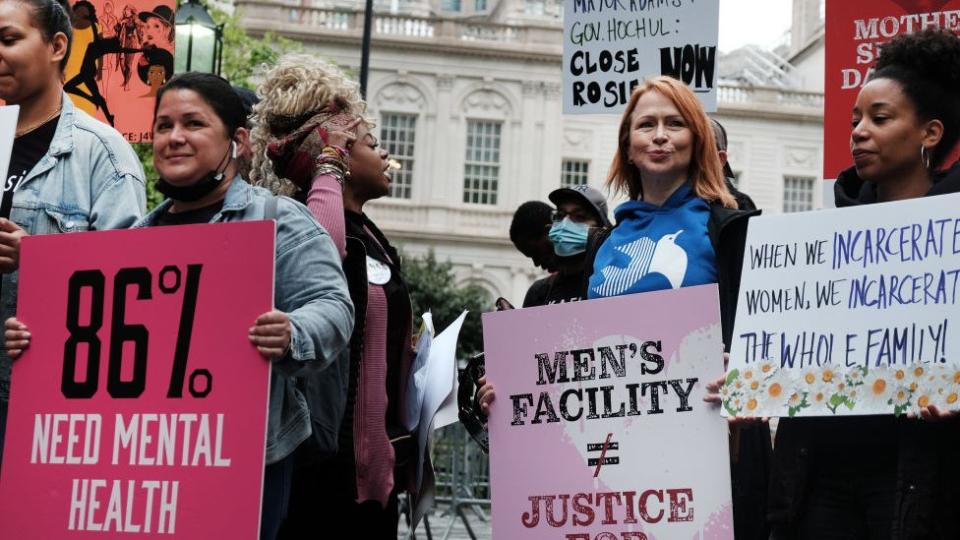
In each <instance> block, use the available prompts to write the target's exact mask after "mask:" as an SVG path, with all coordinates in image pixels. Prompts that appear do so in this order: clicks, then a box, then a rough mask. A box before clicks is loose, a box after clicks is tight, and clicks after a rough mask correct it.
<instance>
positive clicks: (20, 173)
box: [0, 115, 60, 218]
mask: <svg viewBox="0 0 960 540" xmlns="http://www.w3.org/2000/svg"><path fill="white" fill-rule="evenodd" d="M59 121H60V115H57V116H55V117H54V118H51V119H50V120H47V122H46V123H44V124H43V125H42V126H40V127H38V128H37V129H34V130H33V131H31V132H29V133H25V134H24V135H22V136H20V137H17V138H16V139H14V140H13V151H12V154H11V155H10V168H9V169H7V181H6V182H4V184H3V202H2V203H0V217H5V218H8V217H10V209H11V208H13V194H14V192H16V191H17V188H19V187H20V184H21V183H22V182H23V180H24V179H25V178H26V177H27V175H28V174H29V173H30V171H31V170H33V167H34V166H36V164H37V163H38V162H39V161H40V158H42V157H43V156H44V155H45V154H46V153H47V150H49V149H50V143H51V142H52V141H53V135H54V134H55V133H56V132H57V122H59Z"/></svg>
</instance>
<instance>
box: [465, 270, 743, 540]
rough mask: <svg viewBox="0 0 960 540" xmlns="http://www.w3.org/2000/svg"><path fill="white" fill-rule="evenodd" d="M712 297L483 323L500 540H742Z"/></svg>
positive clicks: (648, 300) (695, 292)
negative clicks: (717, 395) (708, 393)
mask: <svg viewBox="0 0 960 540" xmlns="http://www.w3.org/2000/svg"><path fill="white" fill-rule="evenodd" d="M720 334H721V331H720V311H719V307H718V295H717V288H716V285H706V286H701V287H688V288H684V289H678V290H672V291H662V292H654V293H647V294H640V295H630V296H622V297H617V298H608V299H602V300H590V301H588V302H576V303H570V304H559V305H555V306H548V307H542V308H528V309H520V310H512V311H503V312H498V313H487V314H484V316H483V338H484V350H485V353H486V368H487V378H488V380H489V381H490V382H491V383H492V384H493V385H494V388H495V389H496V393H497V398H496V400H495V401H494V403H493V406H492V408H491V412H490V419H489V424H488V426H489V430H490V481H491V493H492V497H493V500H492V504H493V508H492V513H493V533H494V538H504V539H510V540H527V539H537V540H541V539H542V540H571V539H573V540H654V539H661V540H662V539H668V538H669V539H671V540H676V539H686V538H689V539H729V538H733V512H732V503H731V493H730V465H729V457H728V456H729V450H728V446H727V445H728V442H727V441H728V437H727V424H726V422H725V421H724V420H723V419H722V418H720V415H719V412H718V410H717V407H716V406H712V405H709V404H707V403H705V402H704V401H703V395H704V393H705V386H706V383H707V382H709V381H711V380H715V379H717V378H718V377H719V376H720V375H721V374H722V373H723V357H722V351H723V349H722V345H721V338H720Z"/></svg>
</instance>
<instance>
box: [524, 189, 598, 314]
mask: <svg viewBox="0 0 960 540" xmlns="http://www.w3.org/2000/svg"><path fill="white" fill-rule="evenodd" d="M549 198H550V202H552V203H553V204H554V205H556V208H557V209H556V211H555V212H554V213H553V225H552V226H551V227H550V232H549V233H548V235H547V236H548V237H549V238H550V242H551V243H552V244H553V252H554V254H556V256H557V272H556V273H555V274H552V275H550V276H548V277H546V278H543V279H541V280H539V281H537V282H535V283H534V284H533V285H531V286H530V289H529V290H528V291H527V295H526V297H525V298H524V300H523V307H531V306H542V305H547V304H559V303H564V302H576V301H579V300H583V299H584V295H583V291H584V290H585V289H586V287H585V284H586V280H587V279H588V278H589V277H590V276H589V272H587V270H588V269H589V265H588V264H586V251H587V244H588V243H589V239H590V237H591V235H592V234H596V232H597V231H600V230H603V229H608V228H610V227H611V224H610V218H609V217H608V216H607V200H606V198H605V197H604V196H603V194H602V193H600V191H598V190H597V189H595V188H592V187H590V186H586V185H578V186H572V187H564V188H560V189H555V190H554V191H552V192H551V193H550V195H549Z"/></svg>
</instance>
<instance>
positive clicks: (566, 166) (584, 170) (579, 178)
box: [560, 159, 590, 187]
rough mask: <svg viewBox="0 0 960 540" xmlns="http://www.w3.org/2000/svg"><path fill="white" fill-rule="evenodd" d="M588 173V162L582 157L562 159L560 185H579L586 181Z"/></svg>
mask: <svg viewBox="0 0 960 540" xmlns="http://www.w3.org/2000/svg"><path fill="white" fill-rule="evenodd" d="M589 175H590V162H589V161H584V160H582V159H565V160H563V172H562V176H561V177H560V187H573V186H580V185H584V184H586V183H587V180H588V178H589Z"/></svg>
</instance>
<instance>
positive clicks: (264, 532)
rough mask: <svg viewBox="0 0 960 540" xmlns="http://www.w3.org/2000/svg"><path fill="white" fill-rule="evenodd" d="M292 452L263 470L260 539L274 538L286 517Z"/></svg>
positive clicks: (291, 470)
mask: <svg viewBox="0 0 960 540" xmlns="http://www.w3.org/2000/svg"><path fill="white" fill-rule="evenodd" d="M293 459H294V458H293V454H290V455H289V456H287V457H285V458H283V459H281V460H280V461H278V462H276V463H273V464H271V465H267V467H266V470H264V472H263V504H262V511H261V514H260V540H274V539H275V538H276V537H277V533H278V532H279V531H280V525H281V524H282V523H283V520H284V519H285V518H286V517H287V510H288V508H289V504H290V486H291V485H292V484H293Z"/></svg>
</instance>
